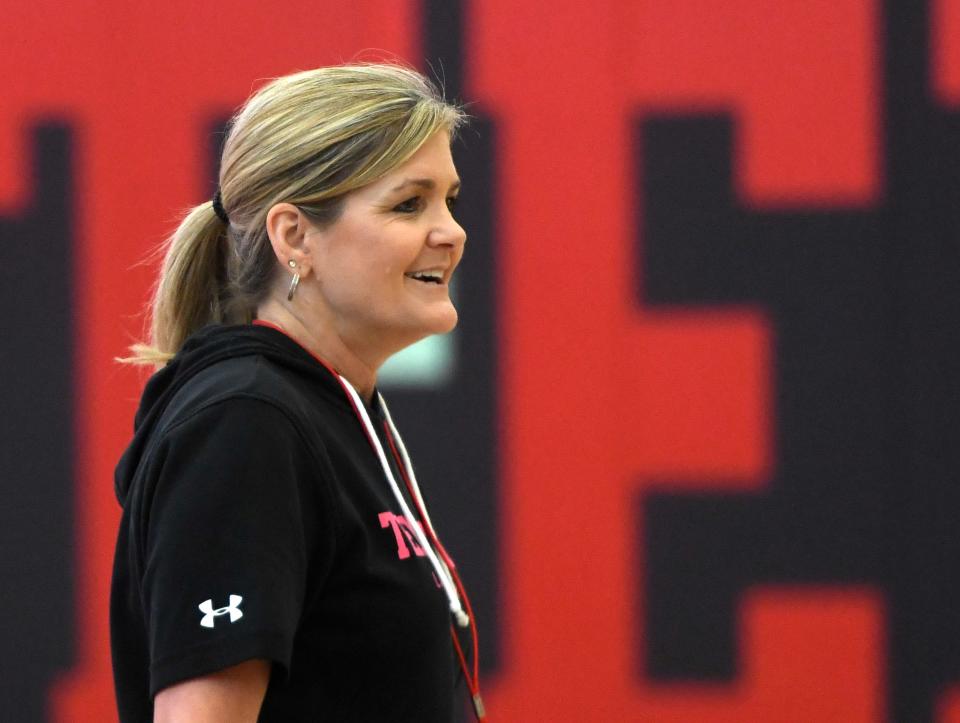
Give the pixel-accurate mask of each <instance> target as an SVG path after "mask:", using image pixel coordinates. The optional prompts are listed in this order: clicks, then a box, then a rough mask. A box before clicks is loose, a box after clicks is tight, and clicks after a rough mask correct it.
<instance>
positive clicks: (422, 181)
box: [390, 178, 460, 193]
mask: <svg viewBox="0 0 960 723" xmlns="http://www.w3.org/2000/svg"><path fill="white" fill-rule="evenodd" d="M407 186H420V188H425V189H427V190H428V191H432V190H433V189H434V188H436V187H437V182H436V181H434V180H433V179H432V178H407V179H405V180H404V181H403V183H401V184H400V185H399V186H396V187H395V188H392V189H390V192H391V193H393V192H394V191H400V190H402V189H404V188H406V187H407ZM459 188H460V179H459V178H458V179H457V180H456V181H454V182H453V183H452V184H451V185H450V190H451V191H456V190H458V189H459Z"/></svg>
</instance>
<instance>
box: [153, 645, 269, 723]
mask: <svg viewBox="0 0 960 723" xmlns="http://www.w3.org/2000/svg"><path fill="white" fill-rule="evenodd" d="M269 681H270V663H269V662H267V661H266V660H247V661H245V662H243V663H240V664H239V665H234V666H233V667H230V668H225V669H224V670H219V671H217V672H216V673H211V674H210V675H204V676H201V677H199V678H191V679H190V680H185V681H183V682H182V683H176V684H174V685H171V686H170V687H169V688H164V689H163V690H161V691H160V692H159V693H157V696H156V698H155V699H154V704H153V705H154V708H153V721H154V723H179V721H190V722H191V723H247V722H249V723H254V722H255V721H256V720H257V716H258V715H259V714H260V706H261V704H262V703H263V697H264V695H265V694H266V692H267V683H268V682H269Z"/></svg>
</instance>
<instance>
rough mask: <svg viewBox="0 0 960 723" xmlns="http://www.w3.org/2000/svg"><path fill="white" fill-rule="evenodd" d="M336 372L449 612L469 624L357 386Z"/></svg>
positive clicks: (399, 442)
mask: <svg viewBox="0 0 960 723" xmlns="http://www.w3.org/2000/svg"><path fill="white" fill-rule="evenodd" d="M337 376H338V377H339V378H340V383H341V384H342V385H343V388H344V389H346V390H347V393H348V394H349V395H350V398H351V400H352V401H353V406H354V409H356V410H357V414H359V415H360V421H361V422H363V427H364V430H365V431H366V433H367V436H368V437H369V438H370V443H371V444H372V445H373V448H374V449H375V450H376V452H377V457H378V458H379V459H380V466H381V467H383V474H384V475H385V476H386V478H387V482H388V483H389V484H390V489H391V490H393V496H394V497H395V498H396V500H397V504H399V505H400V509H401V510H403V514H404V516H405V517H406V518H407V519H408V520H410V521H411V524H410V527H411V528H413V534H414V535H415V536H416V538H417V541H418V543H419V544H420V547H422V548H423V550H424V552H426V554H427V559H429V560H430V564H431V565H432V566H433V571H434V573H435V574H436V576H437V580H439V581H440V584H441V586H442V587H443V590H444V592H445V593H446V594H447V600H448V601H449V603H450V612H451V614H453V616H454V618H456V621H457V624H458V625H459V626H460V627H462V628H465V627H467V626H468V625H469V624H470V618H469V617H468V616H467V614H466V613H465V612H464V611H463V606H462V605H461V604H460V596H459V595H458V594H457V588H456V585H455V584H454V582H453V576H452V575H451V574H450V571H449V570H448V569H447V566H446V564H445V563H444V562H443V561H442V560H441V559H440V558H439V557H438V556H437V554H436V553H435V552H434V550H433V546H432V545H431V544H430V541H429V540H428V539H427V536H426V534H425V533H424V531H423V529H422V527H421V526H420V525H418V524H416V522H415V520H416V517H414V516H413V514H411V512H410V507H409V506H408V505H407V501H406V500H405V499H404V497H403V494H401V492H400V486H399V485H398V484H397V480H396V479H394V476H393V472H392V471H391V469H390V463H389V462H387V455H386V453H385V452H384V451H383V445H382V444H380V438H379V437H378V436H377V431H376V429H375V428H374V426H373V423H372V422H371V421H370V415H368V414H367V408H366V406H364V404H363V401H362V400H361V399H360V395H359V394H357V390H356V389H354V388H353V385H352V384H351V383H350V382H348V381H347V380H346V379H345V378H344V377H343V376H342V375H339V374H338V375H337ZM379 399H380V406H381V407H382V408H383V412H384V416H385V417H386V420H387V425H388V426H389V428H390V433H391V434H392V435H393V437H394V439H395V440H396V443H397V446H398V447H399V449H400V456H401V458H402V459H403V465H404V468H405V469H406V472H407V476H408V477H409V480H410V487H411V488H412V491H413V495H414V497H416V500H417V503H418V505H419V508H420V509H421V510H423V517H424V520H423V524H425V525H430V531H431V532H433V534H434V535H436V532H434V530H433V524H432V523H431V522H430V517H429V516H428V515H427V508H426V505H424V504H423V497H421V495H420V488H419V487H418V486H417V478H416V475H414V473H413V465H412V464H411V463H410V457H409V455H408V454H407V450H406V448H405V447H404V445H403V440H402V439H401V438H400V433H399V432H397V428H396V427H395V426H394V424H393V420H392V419H391V418H390V411H389V410H388V409H387V405H386V402H384V400H383V397H379Z"/></svg>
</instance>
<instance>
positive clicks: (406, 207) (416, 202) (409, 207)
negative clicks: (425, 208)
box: [393, 196, 420, 213]
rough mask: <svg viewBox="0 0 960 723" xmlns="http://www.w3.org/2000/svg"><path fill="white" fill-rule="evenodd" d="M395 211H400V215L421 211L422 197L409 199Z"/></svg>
mask: <svg viewBox="0 0 960 723" xmlns="http://www.w3.org/2000/svg"><path fill="white" fill-rule="evenodd" d="M393 210H394V211H399V212H400V213H416V212H417V211H419V210H420V197H419V196H414V197H413V198H408V199H407V200H406V201H404V202H403V203H401V204H399V205H398V206H396V207H395V208H394V209H393Z"/></svg>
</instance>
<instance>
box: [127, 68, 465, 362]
mask: <svg viewBox="0 0 960 723" xmlns="http://www.w3.org/2000/svg"><path fill="white" fill-rule="evenodd" d="M465 117H466V116H465V114H464V112H463V111H462V110H461V108H460V107H458V106H455V105H452V104H450V103H448V102H446V101H445V100H444V99H443V97H442V95H441V93H440V91H439V90H438V89H437V88H436V86H434V85H433V84H432V83H431V82H430V81H428V80H427V79H426V78H425V77H423V76H422V75H421V74H420V73H418V72H416V71H415V70H412V69H410V68H406V67H404V66H401V65H396V64H384V63H351V64H347V65H338V66H331V67H326V68H317V69H315V70H308V71H304V72H300V73H295V74H292V75H287V76H284V77H281V78H276V79H274V80H272V81H271V82H269V83H267V84H266V85H265V86H263V87H262V88H260V89H259V90H258V91H257V92H255V93H254V94H253V95H252V96H251V97H250V98H249V100H247V102H246V104H244V106H243V107H242V108H241V109H240V110H239V111H238V112H237V114H236V115H235V116H234V117H233V118H232V119H231V121H230V124H229V131H228V133H227V137H226V140H225V142H224V146H223V153H222V155H221V158H220V179H219V180H220V194H221V199H222V205H223V209H224V210H225V211H226V213H227V215H228V216H229V219H230V221H229V223H225V222H224V221H222V220H221V219H220V218H219V217H218V216H217V214H216V213H215V212H214V209H213V204H212V203H211V202H210V201H206V202H204V203H202V204H200V205H199V206H196V207H194V208H193V209H191V210H190V211H189V212H188V213H187V215H186V217H185V218H184V219H183V221H182V222H181V224H180V226H179V227H178V228H177V230H176V231H175V232H174V233H173V235H172V236H170V238H169V239H167V241H166V243H165V245H164V260H163V264H162V267H161V271H160V276H159V278H158V281H157V285H156V289H155V292H154V296H153V301H152V304H151V315H150V316H151V327H150V341H149V343H140V344H134V345H133V346H131V347H130V349H131V351H132V352H133V356H132V357H130V358H129V359H124V360H122V361H127V362H131V363H137V364H154V365H157V366H162V365H164V364H165V363H166V362H167V361H169V360H170V358H171V357H173V356H174V354H176V352H177V351H178V350H179V349H180V347H181V346H182V345H183V343H184V341H185V340H186V339H187V337H189V336H190V335H191V334H192V333H193V332H195V331H197V330H198V329H200V328H201V327H203V326H205V325H206V324H210V323H234V324H242V323H249V322H250V321H251V320H252V318H253V313H254V310H255V309H256V306H257V304H258V303H260V302H261V301H262V300H263V299H264V297H265V296H266V294H267V292H268V291H269V288H270V284H271V282H272V280H273V276H274V274H275V273H276V269H277V266H278V262H277V260H276V256H275V255H274V252H273V249H272V247H271V245H270V240H269V238H268V236H267V230H266V216H267V211H269V209H270V208H271V207H272V206H273V205H275V204H277V203H281V202H288V203H292V204H294V205H296V206H297V207H299V208H300V209H301V210H302V211H303V212H304V213H305V214H307V215H308V216H309V217H310V219H311V221H312V222H313V223H315V224H317V225H318V226H321V227H323V226H325V225H329V224H331V223H333V222H335V221H336V220H337V218H338V217H339V215H340V212H341V210H342V208H343V201H344V197H345V195H346V194H347V193H349V192H350V191H352V190H354V189H357V188H360V187H361V186H365V185H367V184H369V183H371V182H373V181H375V180H376V179H378V178H380V177H381V176H383V175H385V174H386V173H388V172H390V171H391V170H392V169H394V168H396V167H397V166H398V165H400V164H402V163H403V162H404V161H406V160H407V159H408V158H409V157H410V156H412V155H413V154H414V153H415V152H416V151H417V149H418V148H420V146H421V145H423V143H424V142H425V141H426V140H427V139H428V138H430V137H431V136H432V135H433V134H434V133H435V132H437V131H438V130H446V131H448V132H449V133H450V134H451V137H453V136H454V135H455V134H456V131H457V128H458V127H459V126H460V125H461V124H462V123H463V122H464V119H465Z"/></svg>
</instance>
